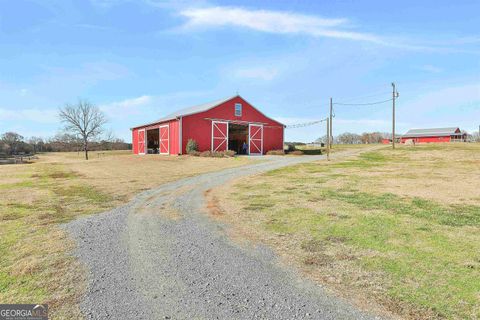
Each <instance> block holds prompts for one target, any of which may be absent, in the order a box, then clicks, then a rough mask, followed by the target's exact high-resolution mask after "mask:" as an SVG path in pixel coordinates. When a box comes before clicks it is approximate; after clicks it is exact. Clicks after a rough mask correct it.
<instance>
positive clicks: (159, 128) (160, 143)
mask: <svg viewBox="0 0 480 320" xmlns="http://www.w3.org/2000/svg"><path fill="white" fill-rule="evenodd" d="M162 128H167V131H166V132H167V138H166V139H165V140H167V152H161V151H162ZM158 153H159V154H170V126H169V125H168V124H165V125H163V126H159V127H158Z"/></svg>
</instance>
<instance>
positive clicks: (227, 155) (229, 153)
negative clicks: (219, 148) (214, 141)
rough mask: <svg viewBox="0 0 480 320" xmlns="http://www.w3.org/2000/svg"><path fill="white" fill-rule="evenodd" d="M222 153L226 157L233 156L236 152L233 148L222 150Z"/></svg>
mask: <svg viewBox="0 0 480 320" xmlns="http://www.w3.org/2000/svg"><path fill="white" fill-rule="evenodd" d="M223 153H224V155H225V156H226V157H233V156H235V155H236V154H237V153H236V152H235V151H233V150H227V151H224V152H223Z"/></svg>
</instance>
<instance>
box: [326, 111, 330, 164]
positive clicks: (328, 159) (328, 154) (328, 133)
mask: <svg viewBox="0 0 480 320" xmlns="http://www.w3.org/2000/svg"><path fill="white" fill-rule="evenodd" d="M326 120H327V161H330V119H329V118H327V119H326Z"/></svg>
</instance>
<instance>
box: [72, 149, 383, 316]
mask: <svg viewBox="0 0 480 320" xmlns="http://www.w3.org/2000/svg"><path fill="white" fill-rule="evenodd" d="M319 159H324V156H303V157H281V156H277V157H275V156H264V157H262V160H268V161H259V162H258V163H255V164H252V165H248V166H244V167H240V168H233V169H226V170H222V171H217V172H212V173H206V174H202V175H198V176H195V177H190V178H185V179H181V180H178V181H175V182H172V183H168V184H164V185H161V186H160V187H158V188H155V189H152V190H148V191H146V192H143V193H141V194H139V195H138V196H136V197H135V198H134V200H133V201H131V202H130V203H128V204H127V205H125V206H122V207H119V208H116V209H114V210H111V211H108V212H105V213H101V214H97V215H92V216H89V217H84V218H80V219H77V220H75V221H72V222H70V223H68V224H67V225H65V229H66V230H68V231H69V233H70V234H71V235H72V237H73V238H74V239H75V240H76V242H77V247H76V250H75V252H74V255H75V256H76V257H78V258H79V259H80V261H82V262H83V263H85V265H86V266H87V269H88V272H89V275H88V279H89V280H88V286H87V292H86V294H85V296H84V298H83V301H82V302H81V309H82V312H83V314H84V316H85V318H86V319H377V318H378V317H376V316H374V315H369V314H366V313H364V312H360V311H359V310H357V309H356V308H354V307H353V306H351V305H350V304H348V303H347V302H346V301H343V300H341V299H339V298H337V297H334V296H331V295H329V294H327V293H326V291H325V290H324V289H323V288H322V287H321V286H319V285H318V284H315V283H313V282H312V281H309V280H307V279H303V278H302V277H300V276H299V275H298V274H297V273H296V272H295V271H294V270H292V269H290V268H288V267H287V266H284V265H282V264H280V263H279V261H278V259H277V257H276V255H275V254H274V253H273V252H272V251H271V250H270V249H268V248H267V247H265V246H262V245H257V246H255V247H254V248H251V247H246V246H240V245H238V244H236V243H234V242H232V241H231V240H230V239H229V238H228V237H227V236H226V234H225V232H224V226H223V225H222V224H220V223H218V222H215V221H213V220H211V219H210V218H209V217H208V215H206V214H205V213H204V212H203V210H204V209H203V208H204V192H205V191H206V190H208V189H210V188H213V187H216V186H219V185H222V184H224V183H226V182H227V181H229V180H231V179H233V178H240V177H243V176H248V175H252V174H257V173H261V172H265V171H268V170H272V169H276V168H280V167H283V166H287V165H292V164H296V163H301V162H307V161H313V160H319ZM172 201H173V203H174V206H175V208H176V209H178V210H179V212H180V214H181V217H180V219H169V218H167V217H162V214H161V210H162V209H161V208H162V207H164V205H165V204H166V203H172ZM145 207H150V209H152V208H158V212H156V211H155V210H149V211H146V212H147V213H145V212H142V210H140V211H139V209H141V208H145Z"/></svg>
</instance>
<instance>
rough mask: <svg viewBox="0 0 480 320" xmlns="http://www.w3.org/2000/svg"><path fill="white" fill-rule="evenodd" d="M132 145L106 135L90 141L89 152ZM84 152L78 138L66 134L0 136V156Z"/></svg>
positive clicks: (5, 134) (120, 148)
mask: <svg viewBox="0 0 480 320" xmlns="http://www.w3.org/2000/svg"><path fill="white" fill-rule="evenodd" d="M131 148H132V145H131V144H130V143H126V142H125V141H123V140H122V139H118V138H115V137H113V136H109V135H106V136H105V137H101V138H99V139H98V140H96V141H90V143H89V146H88V149H89V150H90V151H99V150H128V149H131ZM68 151H76V152H78V151H82V152H84V143H83V140H82V139H81V138H79V137H78V136H75V135H72V134H68V133H58V134H56V135H55V136H53V137H50V138H42V137H35V136H34V137H28V138H25V137H23V136H22V135H20V134H18V133H16V132H5V133H3V134H1V136H0V154H3V155H18V154H33V153H37V152H68Z"/></svg>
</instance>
